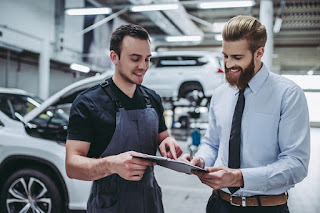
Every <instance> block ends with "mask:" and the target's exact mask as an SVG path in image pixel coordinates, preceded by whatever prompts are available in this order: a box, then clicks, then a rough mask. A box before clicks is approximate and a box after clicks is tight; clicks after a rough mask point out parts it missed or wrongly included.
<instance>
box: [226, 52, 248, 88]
mask: <svg viewBox="0 0 320 213" xmlns="http://www.w3.org/2000/svg"><path fill="white" fill-rule="evenodd" d="M224 68H225V72H226V80H227V82H228V83H229V84H230V85H231V86H232V87H237V88H238V89H239V90H243V89H245V88H246V87H247V85H248V83H249V81H250V80H251V79H252V77H253V76H254V61H253V57H252V60H251V62H250V64H249V65H248V66H247V67H246V68H242V67H231V68H227V67H226V65H224ZM231 69H239V70H240V75H239V76H234V75H232V74H230V70H231Z"/></svg>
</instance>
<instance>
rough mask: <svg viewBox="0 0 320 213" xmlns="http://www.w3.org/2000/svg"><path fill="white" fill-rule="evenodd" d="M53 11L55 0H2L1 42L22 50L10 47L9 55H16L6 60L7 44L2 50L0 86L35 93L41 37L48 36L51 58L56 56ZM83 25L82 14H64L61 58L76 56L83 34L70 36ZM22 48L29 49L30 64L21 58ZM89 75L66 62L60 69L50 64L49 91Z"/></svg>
mask: <svg viewBox="0 0 320 213" xmlns="http://www.w3.org/2000/svg"><path fill="white" fill-rule="evenodd" d="M83 5H84V1H83V0H66V5H65V7H82V6H83ZM54 10H55V1H52V0H40V1H39V0H1V2H0V31H1V32H2V36H0V45H2V46H3V45H4V46H7V45H8V46H9V47H13V48H18V50H20V51H23V52H21V53H19V52H16V51H12V50H11V52H10V55H11V56H12V55H15V56H17V57H12V58H10V60H9V61H7V53H8V52H7V51H6V50H5V49H6V47H4V48H3V49H2V51H1V52H2V55H0V87H11V88H20V89H24V90H27V91H29V92H32V93H34V94H37V93H38V73H39V68H38V57H39V53H40V52H41V48H42V47H41V41H42V39H47V40H48V41H49V42H50V43H51V48H52V52H51V57H52V56H53V55H57V53H54V49H53V48H54V42H55V19H54V12H55V11H54ZM82 27H83V17H82V16H65V25H64V31H65V33H64V35H65V39H64V45H65V47H66V49H67V50H64V51H65V52H63V53H61V54H63V58H64V59H66V60H67V58H68V57H69V58H70V60H73V59H77V58H75V55H79V54H80V53H81V52H82V44H83V37H82V36H73V35H74V34H75V33H76V32H79V31H81V30H82ZM25 50H27V51H28V52H29V51H30V52H32V56H31V61H32V62H31V63H29V62H28V63H25V62H24V61H23V60H20V59H21V58H23V55H25V54H24V51H25ZM67 51H68V52H67ZM72 53H74V54H72ZM58 54H59V53H58ZM21 55H22V56H21ZM19 57H20V59H19ZM29 61H30V58H29ZM8 62H9V64H8ZM51 63H52V62H51ZM91 75H92V74H88V75H83V74H76V73H75V72H73V71H71V70H68V68H67V65H66V64H64V65H62V66H61V68H59V65H54V66H51V68H50V85H49V88H50V89H49V94H50V95H52V94H53V93H55V92H57V91H58V90H60V89H62V88H63V87H65V86H67V85H69V84H71V83H73V82H75V81H77V80H80V79H82V78H85V77H86V76H91ZM26 82H28V83H26Z"/></svg>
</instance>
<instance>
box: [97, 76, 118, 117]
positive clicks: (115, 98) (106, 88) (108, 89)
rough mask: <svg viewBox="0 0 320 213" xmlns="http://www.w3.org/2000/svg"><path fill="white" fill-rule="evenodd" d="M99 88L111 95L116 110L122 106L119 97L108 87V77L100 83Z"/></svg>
mask: <svg viewBox="0 0 320 213" xmlns="http://www.w3.org/2000/svg"><path fill="white" fill-rule="evenodd" d="M100 86H101V88H102V89H103V90H104V92H105V93H106V94H107V95H109V96H110V97H111V100H112V101H113V102H114V103H115V104H116V107H117V111H119V109H120V108H122V107H123V106H122V104H121V102H120V99H119V98H118V97H117V96H116V95H115V94H114V92H113V91H112V89H111V87H110V79H109V81H108V79H106V80H105V82H103V83H101V84H100Z"/></svg>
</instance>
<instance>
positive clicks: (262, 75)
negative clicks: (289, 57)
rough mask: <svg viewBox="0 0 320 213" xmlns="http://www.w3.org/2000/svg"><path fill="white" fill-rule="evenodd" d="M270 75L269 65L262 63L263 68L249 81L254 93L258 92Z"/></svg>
mask: <svg viewBox="0 0 320 213" xmlns="http://www.w3.org/2000/svg"><path fill="white" fill-rule="evenodd" d="M268 76H269V71H268V69H267V67H266V66H265V65H264V64H262V67H261V69H260V70H259V71H258V72H257V73H256V74H255V75H254V76H253V78H252V79H251V80H250V81H249V83H248V85H249V87H250V89H251V90H252V92H253V93H255V94H256V93H257V92H258V91H259V89H260V88H261V86H262V84H263V83H264V82H265V80H266V79H267V78H268Z"/></svg>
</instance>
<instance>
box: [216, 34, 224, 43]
mask: <svg viewBox="0 0 320 213" xmlns="http://www.w3.org/2000/svg"><path fill="white" fill-rule="evenodd" d="M214 39H215V40H217V41H222V40H223V38H222V35H220V34H219V35H214Z"/></svg>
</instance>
